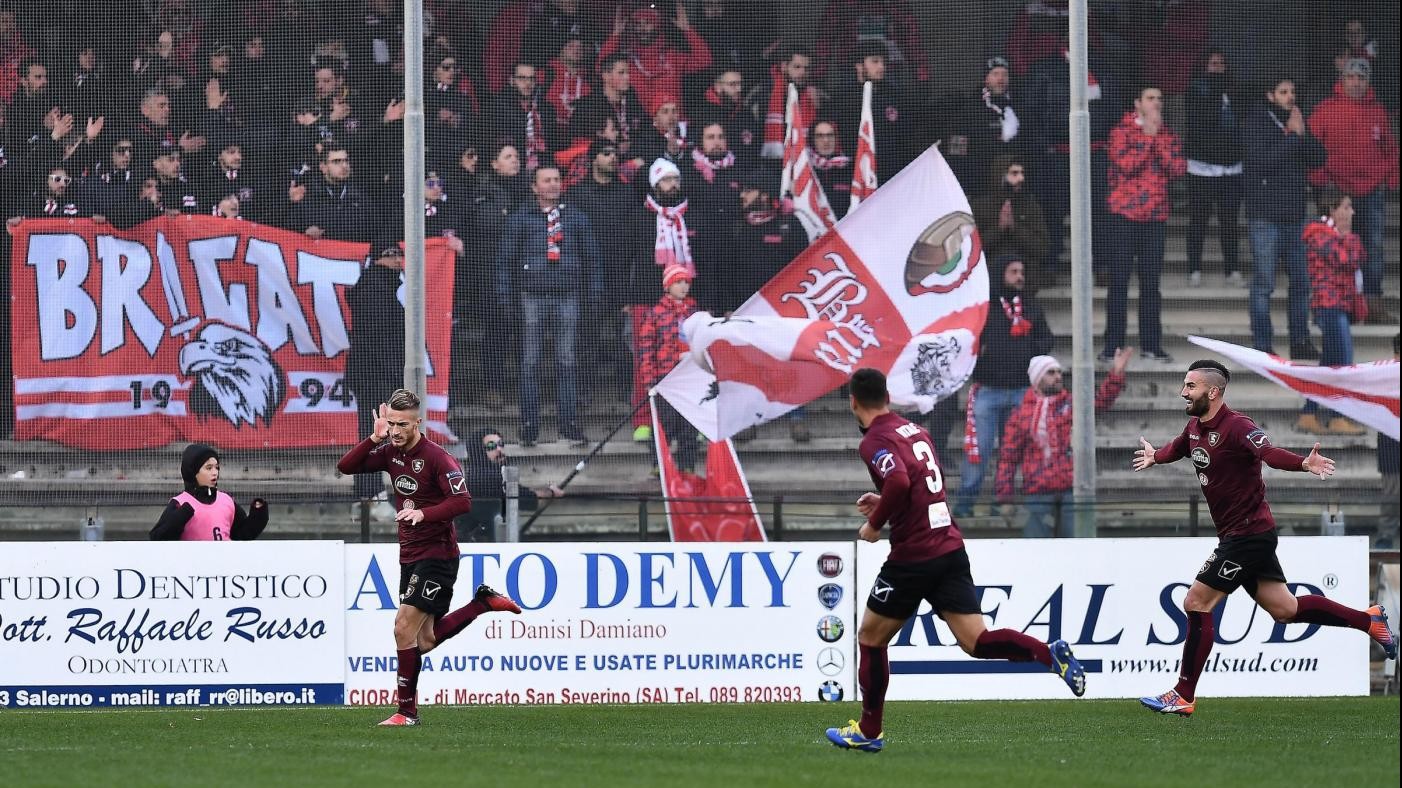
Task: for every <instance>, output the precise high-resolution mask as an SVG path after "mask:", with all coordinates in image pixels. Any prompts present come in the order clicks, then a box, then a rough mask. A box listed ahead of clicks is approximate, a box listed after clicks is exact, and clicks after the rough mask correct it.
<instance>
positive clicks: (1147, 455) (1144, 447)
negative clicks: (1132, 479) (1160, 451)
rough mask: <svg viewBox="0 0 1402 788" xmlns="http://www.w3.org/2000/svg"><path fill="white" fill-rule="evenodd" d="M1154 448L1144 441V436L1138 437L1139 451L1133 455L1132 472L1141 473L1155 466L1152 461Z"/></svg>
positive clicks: (1154, 462)
mask: <svg viewBox="0 0 1402 788" xmlns="http://www.w3.org/2000/svg"><path fill="white" fill-rule="evenodd" d="M1154 451H1155V450H1154V447H1153V446H1151V445H1149V442H1148V441H1146V440H1144V436H1143V435H1140V436H1139V450H1138V451H1136V452H1135V453H1134V470H1136V471H1142V470H1144V469H1146V468H1149V467H1150V466H1152V465H1155V464H1156V461H1155V460H1154Z"/></svg>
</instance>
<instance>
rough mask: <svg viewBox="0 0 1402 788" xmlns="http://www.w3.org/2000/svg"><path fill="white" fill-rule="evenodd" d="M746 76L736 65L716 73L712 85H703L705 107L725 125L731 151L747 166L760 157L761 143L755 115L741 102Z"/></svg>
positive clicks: (708, 112)
mask: <svg viewBox="0 0 1402 788" xmlns="http://www.w3.org/2000/svg"><path fill="white" fill-rule="evenodd" d="M744 92H745V77H744V75H743V74H742V73H741V71H740V69H738V68H722V69H721V70H720V71H718V72H716V77H715V79H714V80H713V81H712V82H711V86H710V87H709V88H706V95H705V106H704V110H705V112H706V113H707V115H708V116H709V117H712V118H715V119H716V120H718V121H720V122H721V124H722V125H724V126H725V138H726V140H728V141H729V143H730V150H731V151H733V152H734V153H735V156H736V157H737V158H738V159H739V160H740V162H741V164H743V165H745V166H750V165H752V164H754V162H755V160H756V159H758V158H759V146H760V143H761V142H763V139H762V136H763V135H762V134H761V133H760V130H759V126H758V124H757V123H756V122H755V116H754V115H753V114H752V113H751V112H750V111H749V108H747V107H746V106H745V104H744V102H742V101H741V100H740V99H741V96H743V95H744Z"/></svg>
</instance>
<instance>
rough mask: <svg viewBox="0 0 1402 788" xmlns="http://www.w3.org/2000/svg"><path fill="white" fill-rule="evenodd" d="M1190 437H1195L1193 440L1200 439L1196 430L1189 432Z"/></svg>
mask: <svg viewBox="0 0 1402 788" xmlns="http://www.w3.org/2000/svg"><path fill="white" fill-rule="evenodd" d="M1188 437H1189V438H1191V439H1193V440H1198V439H1199V438H1198V434H1197V433H1196V432H1190V433H1188Z"/></svg>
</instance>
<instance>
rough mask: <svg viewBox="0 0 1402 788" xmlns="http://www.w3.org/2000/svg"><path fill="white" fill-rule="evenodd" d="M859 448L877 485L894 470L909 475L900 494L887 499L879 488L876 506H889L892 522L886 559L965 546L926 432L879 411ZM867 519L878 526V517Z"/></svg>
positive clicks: (917, 557)
mask: <svg viewBox="0 0 1402 788" xmlns="http://www.w3.org/2000/svg"><path fill="white" fill-rule="evenodd" d="M858 451H860V452H861V455H862V462H863V463H864V464H865V465H866V468H867V473H869V474H871V480H872V482H873V483H874V484H875V485H876V489H878V490H883V491H884V489H885V487H886V481H887V479H890V478H891V477H892V476H893V475H895V474H905V476H906V477H907V478H908V479H909V480H910V486H909V489H908V491H907V492H906V494H905V495H904V496H903V497H904V500H899V501H886V500H884V495H885V493H884V492H883V493H882V494H883V501H882V504H883V505H882V507H881V508H882V509H884V510H885V511H887V512H889V522H890V523H891V553H890V555H888V556H887V560H890V561H902V562H910V561H928V560H929V559H931V558H939V557H940V556H942V555H944V554H945V553H951V552H954V551H955V550H958V549H959V548H961V547H963V546H964V537H963V535H962V534H960V533H959V526H958V524H957V523H955V522H954V518H953V517H952V516H951V515H950V512H949V504H948V503H947V502H946V501H945V497H944V473H943V472H941V471H940V466H939V458H937V457H935V450H934V446H933V444H932V443H931V441H930V433H928V432H926V431H925V429H924V428H923V427H921V426H920V425H919V424H912V423H910V422H909V421H906V420H905V419H903V418H901V417H900V416H898V415H896V414H894V413H883V414H881V415H880V416H877V417H876V418H875V419H873V420H872V422H871V425H870V427H869V428H868V429H867V433H866V436H865V437H863V438H862V443H861V446H860V447H858ZM872 525H873V526H874V527H878V528H879V527H880V526H881V523H872Z"/></svg>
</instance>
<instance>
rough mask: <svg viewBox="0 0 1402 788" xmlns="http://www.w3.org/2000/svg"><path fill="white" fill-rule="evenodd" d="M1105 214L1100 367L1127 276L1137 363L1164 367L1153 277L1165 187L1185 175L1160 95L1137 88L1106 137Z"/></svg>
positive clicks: (1108, 353)
mask: <svg viewBox="0 0 1402 788" xmlns="http://www.w3.org/2000/svg"><path fill="white" fill-rule="evenodd" d="M1109 158H1110V168H1109V173H1108V176H1109V178H1108V179H1109V190H1110V191H1109V195H1108V196H1107V197H1106V198H1105V203H1106V207H1107V208H1108V209H1109V212H1110V227H1109V232H1107V233H1106V238H1107V239H1108V240H1109V242H1110V249H1109V255H1108V257H1109V261H1110V293H1109V298H1108V304H1107V305H1106V318H1105V346H1104V349H1103V350H1101V352H1100V360H1101V361H1106V362H1108V361H1111V360H1112V359H1113V357H1114V354H1115V350H1114V349H1115V348H1118V347H1123V346H1124V344H1125V310H1126V308H1127V303H1126V302H1127V301H1128V291H1129V276H1130V274H1131V273H1132V272H1134V271H1135V270H1137V271H1138V275H1139V341H1140V343H1141V344H1142V345H1143V346H1144V349H1143V356H1144V357H1145V358H1148V359H1153V360H1155V361H1162V362H1165V363H1168V362H1172V361H1173V357H1172V356H1170V355H1168V353H1165V352H1164V349H1163V341H1162V333H1163V328H1162V326H1161V325H1160V323H1159V306H1160V296H1159V274H1160V273H1162V271H1163V247H1164V238H1165V236H1166V234H1167V228H1168V214H1169V211H1170V210H1171V209H1172V205H1171V204H1170V203H1169V200H1168V182H1169V181H1170V180H1172V179H1173V178H1177V177H1180V176H1182V175H1183V174H1184V173H1185V172H1187V171H1188V161H1187V159H1185V158H1184V157H1183V146H1182V145H1181V144H1180V143H1179V141H1178V135H1176V134H1174V133H1173V132H1172V131H1171V130H1170V129H1168V128H1167V127H1166V126H1165V125H1164V122H1163V91H1161V90H1159V89H1158V88H1155V87H1144V88H1142V89H1140V91H1139V97H1138V98H1136V99H1135V100H1134V111H1133V112H1128V113H1125V116H1124V119H1123V120H1121V121H1120V125H1118V126H1116V127H1115V128H1114V129H1113V130H1112V131H1111V132H1110V144H1109Z"/></svg>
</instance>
